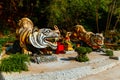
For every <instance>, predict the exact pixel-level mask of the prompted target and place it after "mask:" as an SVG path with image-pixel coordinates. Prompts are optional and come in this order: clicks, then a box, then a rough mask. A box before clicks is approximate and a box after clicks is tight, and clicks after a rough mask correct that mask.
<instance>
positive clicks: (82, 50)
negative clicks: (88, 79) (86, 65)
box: [75, 47, 87, 54]
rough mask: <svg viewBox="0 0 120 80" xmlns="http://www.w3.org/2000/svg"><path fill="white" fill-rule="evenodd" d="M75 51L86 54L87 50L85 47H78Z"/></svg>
mask: <svg viewBox="0 0 120 80" xmlns="http://www.w3.org/2000/svg"><path fill="white" fill-rule="evenodd" d="M75 51H77V52H78V54H86V52H87V51H86V48H85V47H77V48H76V49H75Z"/></svg>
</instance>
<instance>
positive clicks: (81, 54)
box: [75, 47, 92, 62]
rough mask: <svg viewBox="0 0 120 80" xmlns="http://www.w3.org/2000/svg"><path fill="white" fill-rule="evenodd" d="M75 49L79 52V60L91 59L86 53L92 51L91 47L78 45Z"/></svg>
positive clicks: (77, 58)
mask: <svg viewBox="0 0 120 80" xmlns="http://www.w3.org/2000/svg"><path fill="white" fill-rule="evenodd" d="M75 51H76V52H77V53H78V56H77V57H76V60H77V61H79V62H86V61H89V58H88V57H87V55H86V54H88V53H90V52H91V51H92V49H91V48H89V47H77V48H76V49H75Z"/></svg>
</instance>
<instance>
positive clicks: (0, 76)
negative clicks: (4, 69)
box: [0, 72, 5, 80]
mask: <svg viewBox="0 0 120 80" xmlns="http://www.w3.org/2000/svg"><path fill="white" fill-rule="evenodd" d="M0 80H5V78H4V77H3V75H2V74H1V72H0Z"/></svg>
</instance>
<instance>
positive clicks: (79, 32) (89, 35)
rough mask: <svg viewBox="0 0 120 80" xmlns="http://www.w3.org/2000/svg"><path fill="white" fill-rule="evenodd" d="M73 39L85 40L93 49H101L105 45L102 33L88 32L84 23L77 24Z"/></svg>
mask: <svg viewBox="0 0 120 80" xmlns="http://www.w3.org/2000/svg"><path fill="white" fill-rule="evenodd" d="M71 40H79V41H83V42H84V43H86V44H87V45H89V46H90V47H92V48H93V49H100V48H101V47H102V46H103V45H104V37H103V34H102V33H96V34H95V33H93V32H88V31H86V30H85V29H84V27H83V26H82V25H76V26H75V27H74V31H73V32H72V35H71Z"/></svg>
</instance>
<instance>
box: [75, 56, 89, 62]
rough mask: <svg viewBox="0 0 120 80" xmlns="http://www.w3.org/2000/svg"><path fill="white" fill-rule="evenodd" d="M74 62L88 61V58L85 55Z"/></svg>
mask: <svg viewBox="0 0 120 80" xmlns="http://www.w3.org/2000/svg"><path fill="white" fill-rule="evenodd" d="M76 60H77V61H79V62H86V61H89V58H88V57H87V56H86V55H84V56H80V55H79V56H77V57H76Z"/></svg>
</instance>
